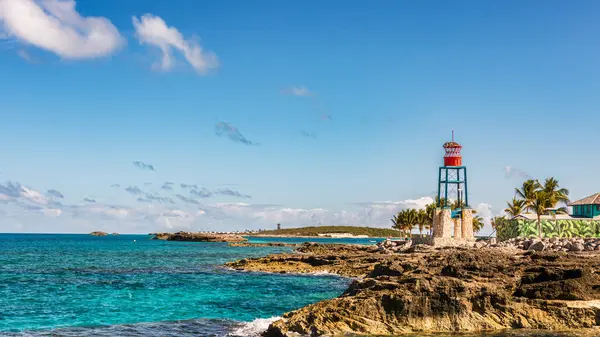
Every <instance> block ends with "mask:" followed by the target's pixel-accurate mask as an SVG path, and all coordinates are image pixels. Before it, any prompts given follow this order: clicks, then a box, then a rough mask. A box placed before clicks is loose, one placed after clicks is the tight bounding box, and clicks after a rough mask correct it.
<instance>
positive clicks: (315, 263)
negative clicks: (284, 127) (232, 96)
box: [228, 239, 600, 337]
mask: <svg viewBox="0 0 600 337" xmlns="http://www.w3.org/2000/svg"><path fill="white" fill-rule="evenodd" d="M528 240H529V241H527V243H525V242H526V240H525V239H523V240H513V242H511V243H492V242H479V243H478V246H479V248H475V246H476V245H475V243H474V244H473V245H471V247H453V248H432V247H427V246H422V245H412V244H411V243H410V242H401V241H388V242H385V241H384V242H382V243H380V244H379V245H377V246H354V245H320V244H304V245H302V246H301V247H299V248H298V249H297V251H296V252H294V253H289V254H274V255H269V256H267V257H264V258H256V259H244V260H241V261H237V262H233V263H230V264H228V265H229V266H230V267H232V268H235V269H244V270H252V271H265V272H293V273H311V272H323V271H328V272H331V273H337V274H340V275H343V276H352V277H356V279H355V280H354V281H353V282H352V283H351V285H350V286H349V288H348V289H347V290H346V291H345V292H344V293H343V294H342V295H341V296H339V297H337V298H334V299H330V300H325V301H321V302H318V303H315V304H311V305H309V306H306V307H304V308H301V309H298V310H295V311H292V312H289V313H286V314H285V315H284V316H283V318H282V319H280V320H278V321H276V322H274V323H272V324H271V325H270V326H269V328H268V330H267V331H266V332H265V333H264V336H265V337H284V336H288V337H291V336H298V335H308V336H323V335H344V334H357V335H388V336H389V335H398V334H404V333H425V332H478V331H493V330H496V331H498V330H502V329H551V330H569V329H583V330H578V331H584V332H586V333H587V332H590V331H595V330H593V328H595V327H596V326H598V325H599V324H600V277H599V276H598V274H597V271H598V270H599V269H600V255H599V254H596V252H595V251H593V250H591V251H586V250H585V247H586V243H587V241H590V242H592V241H591V240H587V241H586V240H584V242H583V243H582V245H583V247H584V249H583V250H582V251H580V252H579V251H578V252H573V251H571V250H569V251H562V249H564V246H565V245H566V243H563V241H562V240H558V241H553V240H547V241H546V240H538V241H536V239H534V240H531V239H528ZM540 242H541V243H543V245H544V249H542V250H541V251H537V248H536V249H532V250H529V249H530V248H531V247H536V246H535V245H537V247H539V246H540V244H539V243H540ZM557 242H560V246H559V245H558V244H557ZM565 242H568V243H570V244H574V243H581V242H579V241H578V240H565ZM521 243H523V244H522V246H521ZM551 244H552V245H551ZM484 245H485V247H484ZM591 245H592V243H590V244H587V246H591ZM520 247H522V248H520ZM548 247H557V249H558V250H560V251H552V250H554V248H548ZM558 247H563V248H558ZM546 248H548V249H546ZM568 249H570V248H568ZM522 331H526V330H522ZM584 332H581V333H578V334H577V335H583V334H584Z"/></svg>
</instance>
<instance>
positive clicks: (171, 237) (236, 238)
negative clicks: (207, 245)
mask: <svg viewBox="0 0 600 337" xmlns="http://www.w3.org/2000/svg"><path fill="white" fill-rule="evenodd" d="M152 235H154V237H153V238H152V239H153V240H167V241H191V242H245V241H248V239H246V238H244V237H242V236H241V235H236V234H208V233H198V232H177V233H153V234H152Z"/></svg>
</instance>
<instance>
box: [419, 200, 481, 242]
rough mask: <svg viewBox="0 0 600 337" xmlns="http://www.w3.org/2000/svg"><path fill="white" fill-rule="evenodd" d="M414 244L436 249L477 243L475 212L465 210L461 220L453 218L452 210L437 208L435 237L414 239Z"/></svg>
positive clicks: (434, 228) (434, 224)
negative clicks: (474, 225)
mask: <svg viewBox="0 0 600 337" xmlns="http://www.w3.org/2000/svg"><path fill="white" fill-rule="evenodd" d="M413 241H414V242H413V243H414V244H428V245H432V246H435V247H444V246H462V245H469V244H472V243H473V242H475V235H474V234H473V210H472V209H463V210H462V217H461V218H455V219H453V218H452V211H451V210H450V208H436V210H435V211H434V215H433V235H432V236H431V237H420V238H413Z"/></svg>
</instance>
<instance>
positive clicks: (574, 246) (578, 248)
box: [570, 241, 585, 252]
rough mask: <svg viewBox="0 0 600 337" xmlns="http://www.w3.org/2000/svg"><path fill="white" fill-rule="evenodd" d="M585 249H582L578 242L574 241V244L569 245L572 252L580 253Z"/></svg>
mask: <svg viewBox="0 0 600 337" xmlns="http://www.w3.org/2000/svg"><path fill="white" fill-rule="evenodd" d="M584 249H585V248H584V247H583V244H582V243H581V242H579V241H576V242H574V243H572V244H571V249H570V251H573V252H581V251H583V250H584Z"/></svg>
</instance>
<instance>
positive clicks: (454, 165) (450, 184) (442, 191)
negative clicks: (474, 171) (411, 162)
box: [437, 130, 469, 218]
mask: <svg viewBox="0 0 600 337" xmlns="http://www.w3.org/2000/svg"><path fill="white" fill-rule="evenodd" d="M461 150H462V145H460V144H459V143H457V142H455V141H454V130H453V131H452V141H450V142H446V143H445V144H444V151H445V152H446V154H445V155H444V166H440V168H439V173H438V192H437V207H438V208H450V200H454V201H457V205H458V207H456V208H455V209H454V210H453V211H452V218H460V217H461V215H462V209H463V208H469V194H468V190H467V167H466V166H463V164H462V156H461V154H460V151H461ZM442 198H443V199H442Z"/></svg>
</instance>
